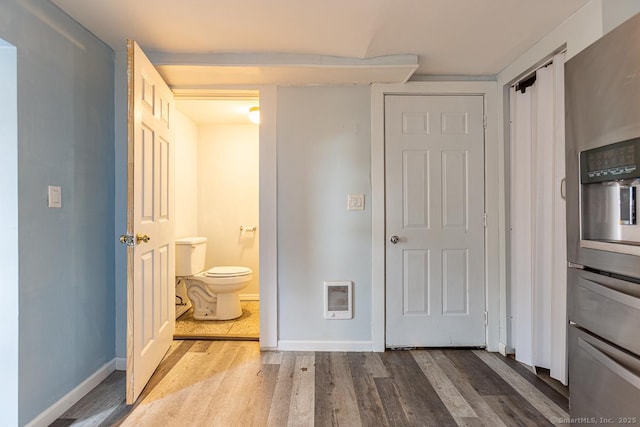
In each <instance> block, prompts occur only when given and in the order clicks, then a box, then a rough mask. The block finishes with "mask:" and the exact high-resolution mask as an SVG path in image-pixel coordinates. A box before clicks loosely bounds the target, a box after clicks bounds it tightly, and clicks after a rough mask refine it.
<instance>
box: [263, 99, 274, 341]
mask: <svg viewBox="0 0 640 427" xmlns="http://www.w3.org/2000/svg"><path fill="white" fill-rule="evenodd" d="M259 90H260V137H259V138H260V144H259V146H260V155H259V163H258V164H259V166H258V167H259V175H258V176H259V181H260V183H259V189H258V193H259V196H258V197H259V203H258V205H259V213H258V214H259V219H258V222H259V230H260V249H259V253H260V261H259V262H260V349H262V350H275V349H276V348H277V347H278V197H277V196H278V194H277V191H278V181H277V166H278V163H277V154H278V153H277V132H276V110H277V89H276V87H275V86H265V87H260V88H259Z"/></svg>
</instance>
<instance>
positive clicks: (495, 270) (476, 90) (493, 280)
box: [371, 81, 505, 352]
mask: <svg viewBox="0 0 640 427" xmlns="http://www.w3.org/2000/svg"><path fill="white" fill-rule="evenodd" d="M386 94H413V95H415V94H423V95H482V96H484V102H485V106H484V107H485V114H486V116H487V126H486V129H485V209H486V211H487V228H486V230H485V254H486V257H485V283H486V307H487V312H488V313H489V316H488V325H487V337H486V342H487V349H488V350H489V351H498V338H499V318H500V316H499V315H500V312H501V309H502V305H503V304H504V302H501V301H500V300H499V290H500V283H501V282H504V280H505V264H504V259H505V252H504V251H505V245H504V243H505V229H504V213H505V209H504V182H505V181H504V150H503V147H500V146H498V138H497V130H498V116H497V96H498V86H497V83H496V82H493V81H490V82H487V81H468V82H466V81H454V82H409V83H405V84H374V85H372V87H371V228H372V230H371V238H372V271H371V277H372V297H371V299H372V309H371V312H372V322H371V337H372V340H373V350H374V351H379V352H382V351H384V349H385V220H386V218H385V204H384V201H385V181H384V180H385V171H384V164H385V163H384V96H385V95H386Z"/></svg>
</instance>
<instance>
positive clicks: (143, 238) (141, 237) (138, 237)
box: [136, 233, 151, 244]
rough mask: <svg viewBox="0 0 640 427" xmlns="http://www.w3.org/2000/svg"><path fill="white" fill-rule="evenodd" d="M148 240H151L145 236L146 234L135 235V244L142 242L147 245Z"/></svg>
mask: <svg viewBox="0 0 640 427" xmlns="http://www.w3.org/2000/svg"><path fill="white" fill-rule="evenodd" d="M149 240H151V237H149V236H147V235H146V234H140V233H138V234H136V243H137V244H140V242H144V243H147V242H148V241H149Z"/></svg>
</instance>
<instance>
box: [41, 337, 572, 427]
mask: <svg viewBox="0 0 640 427" xmlns="http://www.w3.org/2000/svg"><path fill="white" fill-rule="evenodd" d="M548 381H549V380H547V379H541V378H540V377H538V376H536V375H535V374H533V373H531V372H530V371H528V370H527V369H526V368H524V367H522V366H521V365H519V364H518V363H517V362H515V361H513V360H511V359H507V358H504V357H502V356H499V355H496V354H493V353H488V352H486V351H484V350H458V349H455V350H454V349H442V350H440V349H438V350H433V349H429V350H411V351H401V350H399V351H387V352H385V353H325V352H315V353H314V352H263V353H261V352H260V349H259V346H258V343H256V342H243V341H192V340H190V341H174V344H173V346H172V347H171V349H170V351H169V353H168V354H167V356H166V357H165V359H164V360H163V361H162V363H161V364H160V366H159V367H158V369H157V371H156V372H155V373H154V375H153V377H152V378H151V381H150V382H149V384H148V385H147V387H146V388H145V390H144V391H143V394H142V396H141V397H140V399H139V401H138V403H137V404H136V405H132V406H126V405H125V404H124V373H123V372H118V371H117V372H114V373H113V374H112V375H111V376H110V377H109V378H107V379H106V380H105V381H104V382H103V383H102V384H100V385H99V386H98V387H97V388H96V389H95V390H94V391H92V392H91V393H89V394H88V395H87V396H85V398H83V399H82V400H81V401H80V402H78V403H77V404H76V405H75V406H74V407H73V408H71V409H70V410H69V411H67V413H65V414H64V415H63V416H62V417H61V418H60V419H58V420H57V421H56V422H55V423H53V424H52V426H54V427H61V426H69V425H74V426H89V425H91V426H124V427H128V426H154V427H156V426H225V427H227V426H314V425H315V426H348V427H350V426H389V427H391V426H403V427H404V426H454V425H461V426H480V425H485V426H543V425H552V424H561V423H562V422H563V420H566V419H567V418H568V414H567V412H568V400H567V397H566V396H565V395H564V393H563V392H562V391H563V388H562V386H558V385H557V384H554V385H551V384H549V382H548ZM565 422H566V421H565Z"/></svg>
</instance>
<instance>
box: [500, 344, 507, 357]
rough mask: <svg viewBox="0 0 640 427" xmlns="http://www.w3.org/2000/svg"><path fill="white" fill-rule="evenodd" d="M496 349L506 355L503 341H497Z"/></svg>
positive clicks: (505, 346)
mask: <svg viewBox="0 0 640 427" xmlns="http://www.w3.org/2000/svg"><path fill="white" fill-rule="evenodd" d="M498 351H499V352H500V354H501V355H503V356H506V355H507V345H506V344H505V343H503V342H499V343H498Z"/></svg>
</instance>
